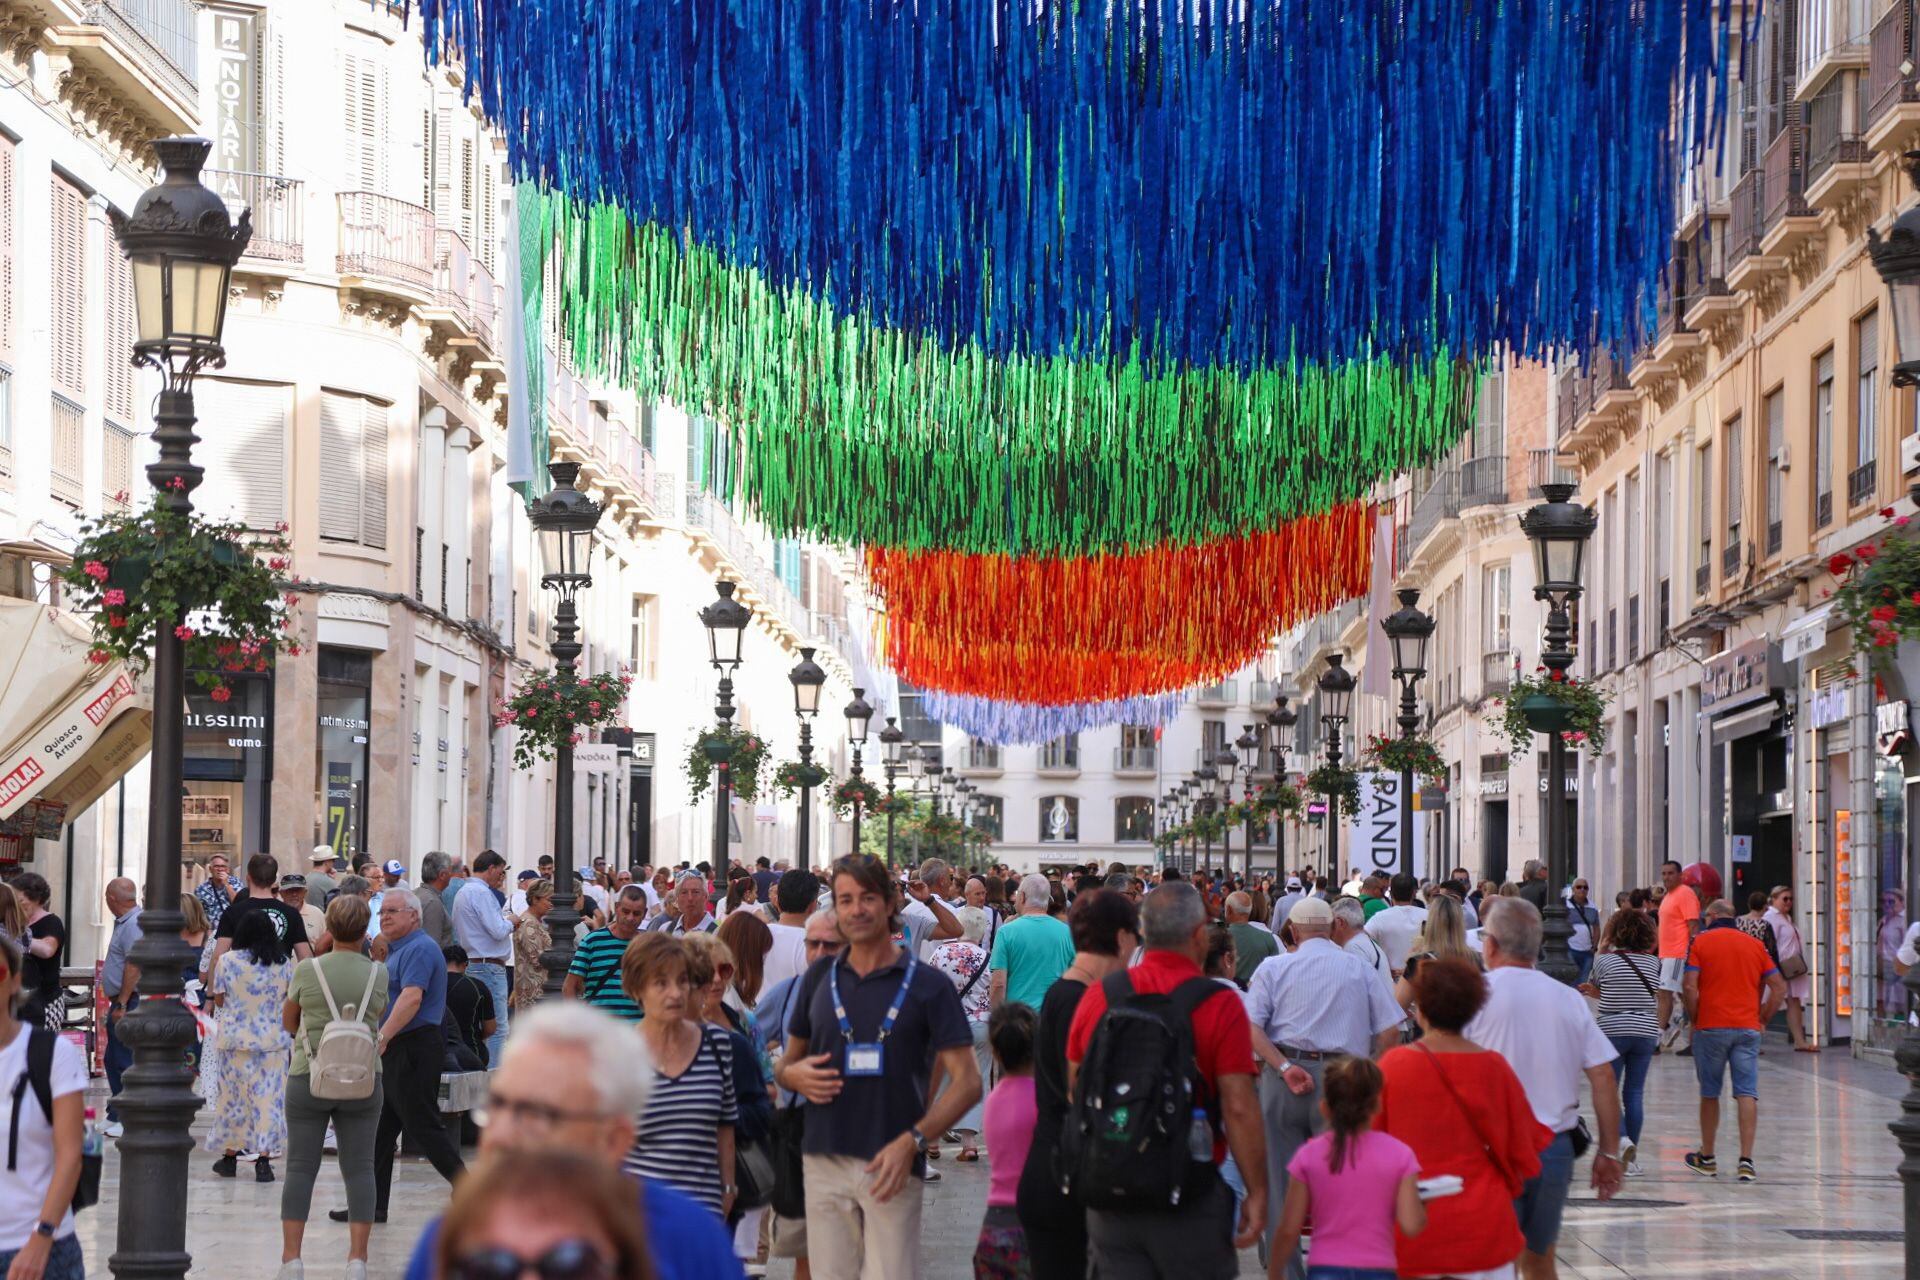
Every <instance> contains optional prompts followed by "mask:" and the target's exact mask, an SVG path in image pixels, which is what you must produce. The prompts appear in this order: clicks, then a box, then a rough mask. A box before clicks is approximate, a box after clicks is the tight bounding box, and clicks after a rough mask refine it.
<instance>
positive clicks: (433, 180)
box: [427, 105, 455, 226]
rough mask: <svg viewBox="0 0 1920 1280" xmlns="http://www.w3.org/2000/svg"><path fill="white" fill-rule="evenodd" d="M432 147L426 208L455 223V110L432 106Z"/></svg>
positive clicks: (446, 223)
mask: <svg viewBox="0 0 1920 1280" xmlns="http://www.w3.org/2000/svg"><path fill="white" fill-rule="evenodd" d="M432 110H433V146H432V148H431V149H430V150H429V151H428V152H427V170H428V174H429V178H428V184H427V185H428V193H427V207H428V208H429V209H432V210H433V216H434V219H435V221H437V222H439V223H441V224H442V225H444V226H452V225H453V222H454V207H455V194H454V189H453V188H454V168H453V109H452V108H451V107H447V106H443V105H435V106H434V107H433V109H432Z"/></svg>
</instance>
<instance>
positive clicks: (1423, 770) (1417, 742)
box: [1366, 733, 1447, 782]
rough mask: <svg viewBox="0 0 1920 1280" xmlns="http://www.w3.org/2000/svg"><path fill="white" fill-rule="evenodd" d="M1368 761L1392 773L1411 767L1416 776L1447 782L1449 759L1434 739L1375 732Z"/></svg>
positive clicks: (1368, 748)
mask: <svg viewBox="0 0 1920 1280" xmlns="http://www.w3.org/2000/svg"><path fill="white" fill-rule="evenodd" d="M1366 755H1367V763H1369V764H1371V765H1372V766H1373V767H1374V768H1376V769H1381V770H1384V771H1386V772H1388V773H1399V772H1401V771H1402V770H1406V769H1410V770H1412V771H1413V772H1414V773H1415V774H1416V775H1419V776H1421V777H1427V778H1432V779H1433V780H1434V781H1436V782H1445V781H1446V778H1447V762H1446V761H1445V760H1444V759H1442V758H1441V755H1440V748H1439V747H1436V746H1435V745H1433V739H1431V738H1421V737H1415V738H1394V737H1388V736H1386V735H1384V734H1378V733H1376V734H1373V735H1371V736H1370V737H1368V739H1367V751H1366Z"/></svg>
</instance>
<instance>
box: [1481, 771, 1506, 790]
mask: <svg viewBox="0 0 1920 1280" xmlns="http://www.w3.org/2000/svg"><path fill="white" fill-rule="evenodd" d="M1477 785H1478V786H1479V789H1480V794H1481V795H1483V796H1503V795H1505V794H1507V775H1506V774H1504V773H1496V774H1492V775H1490V776H1488V777H1484V778H1482V779H1480V781H1479V783H1478V784H1477Z"/></svg>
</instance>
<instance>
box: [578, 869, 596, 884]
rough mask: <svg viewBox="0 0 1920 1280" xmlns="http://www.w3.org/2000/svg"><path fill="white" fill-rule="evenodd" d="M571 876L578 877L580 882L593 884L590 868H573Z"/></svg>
mask: <svg viewBox="0 0 1920 1280" xmlns="http://www.w3.org/2000/svg"><path fill="white" fill-rule="evenodd" d="M573 874H575V875H576V876H579V877H580V878H581V879H582V880H585V881H587V882H588V883H589V884H591V883H592V882H593V868H592V867H576V868H574V872H573Z"/></svg>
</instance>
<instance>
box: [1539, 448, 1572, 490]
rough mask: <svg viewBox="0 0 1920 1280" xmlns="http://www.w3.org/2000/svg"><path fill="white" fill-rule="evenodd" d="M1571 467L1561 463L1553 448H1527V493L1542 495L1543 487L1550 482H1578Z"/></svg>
mask: <svg viewBox="0 0 1920 1280" xmlns="http://www.w3.org/2000/svg"><path fill="white" fill-rule="evenodd" d="M1579 482H1580V481H1579V478H1578V477H1576V476H1575V475H1574V474H1573V470H1572V469H1571V468H1570V467H1564V466H1561V465H1560V462H1559V459H1558V458H1557V456H1556V455H1555V453H1554V451H1553V450H1552V449H1529V450H1527V494H1528V496H1529V497H1534V498H1537V497H1539V496H1540V490H1541V487H1542V486H1544V485H1550V484H1578V483H1579Z"/></svg>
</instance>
